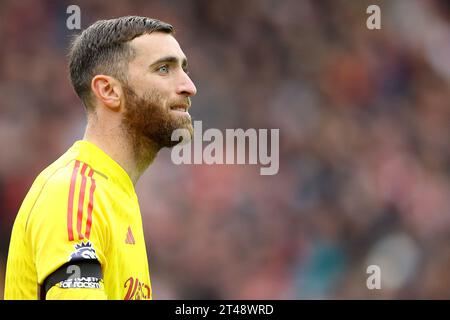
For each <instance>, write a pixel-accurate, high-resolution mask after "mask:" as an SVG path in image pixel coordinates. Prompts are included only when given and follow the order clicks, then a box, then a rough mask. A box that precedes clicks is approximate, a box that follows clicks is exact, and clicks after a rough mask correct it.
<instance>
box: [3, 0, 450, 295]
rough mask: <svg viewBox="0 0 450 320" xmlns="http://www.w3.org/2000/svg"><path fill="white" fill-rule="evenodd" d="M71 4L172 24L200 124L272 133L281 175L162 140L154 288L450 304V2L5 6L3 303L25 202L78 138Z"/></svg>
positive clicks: (154, 195) (154, 208)
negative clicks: (374, 273) (188, 159)
mask: <svg viewBox="0 0 450 320" xmlns="http://www.w3.org/2000/svg"><path fill="white" fill-rule="evenodd" d="M70 4H77V5H78V6H79V7H80V9H81V24H82V28H86V27H87V26H88V25H90V24H91V23H93V22H94V21H96V20H98V19H105V18H112V17H116V16H123V15H144V16H149V17H155V18H159V19H161V20H164V21H167V22H169V23H171V24H173V25H174V26H175V27H176V30H177V33H176V37H177V39H178V40H179V42H180V44H181V46H182V48H183V50H184V52H185V53H186V55H187V57H188V60H189V65H190V75H191V77H192V79H193V80H194V82H195V83H196V85H197V89H198V93H197V96H196V97H194V98H193V107H192V109H191V111H192V112H191V114H192V115H193V118H194V120H202V121H203V129H204V130H205V129H206V128H218V129H220V130H225V129H226V128H243V129H247V128H256V129H258V128H268V129H270V128H279V129H280V170H279V173H278V174H277V175H273V176H261V175H260V174H259V167H260V166H259V165H180V166H176V165H174V164H172V162H171V160H170V151H169V150H163V151H161V152H160V155H159V157H158V158H157V159H156V161H155V162H154V164H153V165H152V166H151V167H150V168H149V170H148V171H147V172H146V173H145V175H144V176H143V177H142V178H141V180H140V181H139V183H138V185H137V194H138V196H139V199H140V204H141V211H142V215H143V223H144V229H145V230H144V231H145V235H146V239H147V241H148V243H147V248H148V253H149V260H150V269H151V278H152V284H153V290H154V298H155V299H197V298H204V299H348V298H354V299H399V298H444V299H445V298H446V299H448V298H450V143H449V138H450V105H449V103H450V90H449V84H450V2H449V1H447V0H442V1H439V0H430V1H425V0H423V1H419V0H395V1H375V0H373V1H351V0H347V1H343V0H320V1H315V0H314V1H313V0H282V1H275V0H246V1H229V0H213V1H209V0H197V1H182V0H179V1H174V0H171V1H153V0H152V1H149V0H142V1H107V0H102V1H97V0H96V1H87V0H86V1H31V0H26V1H4V0H3V1H0V41H1V49H0V150H1V151H0V297H3V292H2V290H3V287H4V271H5V266H6V258H7V252H8V246H9V237H10V232H11V227H12V224H13V221H14V218H15V215H16V213H17V211H18V209H19V206H20V204H21V201H22V200H23V198H24V196H25V194H26V192H27V191H28V189H29V187H30V185H31V183H32V182H33V180H34V178H35V177H36V175H37V174H38V173H39V172H40V171H41V170H42V169H44V168H45V167H46V166H47V165H48V164H50V163H51V162H53V161H54V160H55V159H56V158H57V157H58V156H59V155H60V154H62V153H64V152H65V151H66V150H67V149H68V148H69V147H70V146H71V145H72V144H73V142H74V141H75V140H77V139H80V138H81V137H82V135H83V132H84V126H85V115H84V110H83V107H82V105H81V103H80V101H79V100H78V98H77V97H76V95H75V94H74V92H73V90H72V88H71V86H70V82H69V80H68V69H67V58H66V54H67V48H68V44H69V41H70V36H71V35H73V34H75V33H76V32H78V31H76V30H75V31H74V30H68V29H67V27H66V19H67V18H68V16H69V15H68V14H67V13H66V9H67V7H68V6H69V5H70ZM370 4H377V5H379V6H380V8H381V29H380V30H368V29H367V27H366V19H367V18H368V17H369V15H368V14H367V13H366V8H367V7H368V5H370ZM370 265H377V266H379V267H380V270H381V289H380V290H369V289H368V288H367V286H366V281H367V278H368V277H369V276H370V274H368V273H367V268H368V266H370Z"/></svg>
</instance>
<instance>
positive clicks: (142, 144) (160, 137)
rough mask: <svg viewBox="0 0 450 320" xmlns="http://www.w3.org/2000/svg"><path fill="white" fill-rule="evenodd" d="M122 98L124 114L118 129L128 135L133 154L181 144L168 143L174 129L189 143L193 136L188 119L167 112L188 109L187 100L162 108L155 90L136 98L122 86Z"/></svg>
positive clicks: (125, 86)
mask: <svg viewBox="0 0 450 320" xmlns="http://www.w3.org/2000/svg"><path fill="white" fill-rule="evenodd" d="M123 89H124V98H125V105H126V110H125V112H124V116H123V119H122V125H123V126H124V129H125V130H126V132H127V133H128V134H129V136H130V138H131V140H132V143H133V145H134V149H135V151H141V152H142V151H145V150H148V149H149V148H150V147H152V146H153V147H156V149H157V150H160V149H162V148H164V147H168V148H171V147H173V146H175V145H177V144H178V143H180V142H182V140H183V138H180V139H179V140H178V141H177V140H175V141H172V139H171V138H172V133H173V131H174V130H177V129H186V130H187V131H188V132H189V136H188V137H186V135H183V136H184V137H185V138H187V139H191V138H192V136H193V133H194V129H193V127H192V120H191V118H190V117H189V116H184V115H179V114H177V112H174V111H171V109H170V108H171V107H173V106H176V105H180V104H181V105H185V104H188V105H190V100H189V98H184V99H178V100H174V101H168V103H167V106H166V107H165V106H164V103H163V98H162V96H161V94H160V93H159V92H158V90H156V89H152V90H151V91H149V92H148V93H146V94H144V95H143V96H142V97H139V96H138V95H137V94H136V93H135V92H134V90H133V89H132V88H131V87H130V86H128V85H124V86H123Z"/></svg>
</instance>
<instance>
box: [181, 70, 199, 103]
mask: <svg viewBox="0 0 450 320" xmlns="http://www.w3.org/2000/svg"><path fill="white" fill-rule="evenodd" d="M196 93H197V88H196V87H195V84H194V83H193V82H192V80H191V78H189V76H188V75H187V73H185V72H182V76H181V81H180V84H179V85H178V87H177V94H180V95H184V96H186V97H192V96H195V95H196Z"/></svg>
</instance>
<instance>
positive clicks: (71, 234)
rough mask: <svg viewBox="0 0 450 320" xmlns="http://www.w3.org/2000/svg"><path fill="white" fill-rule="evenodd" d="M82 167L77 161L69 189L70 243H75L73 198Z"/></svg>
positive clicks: (68, 222) (68, 223)
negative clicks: (79, 170)
mask: <svg viewBox="0 0 450 320" xmlns="http://www.w3.org/2000/svg"><path fill="white" fill-rule="evenodd" d="M79 167H80V161H78V160H75V166H74V168H73V171H72V178H71V180H70V189H69V200H68V205H67V233H68V237H69V241H73V222H72V216H73V196H74V193H75V185H76V182H77V174H78V169H79Z"/></svg>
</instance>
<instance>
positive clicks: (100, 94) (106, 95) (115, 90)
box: [91, 74, 122, 111]
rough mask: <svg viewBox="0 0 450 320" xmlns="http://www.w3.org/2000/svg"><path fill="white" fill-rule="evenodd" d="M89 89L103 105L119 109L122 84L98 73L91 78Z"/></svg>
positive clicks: (115, 109)
mask: <svg viewBox="0 0 450 320" xmlns="http://www.w3.org/2000/svg"><path fill="white" fill-rule="evenodd" d="M91 90H92V92H93V93H94V94H95V96H96V97H97V99H98V100H100V101H101V102H102V103H103V105H105V106H106V107H108V108H110V109H111V110H113V111H119V109H120V105H121V97H122V86H121V85H120V83H119V81H117V80H116V79H115V78H113V77H110V76H105V75H102V74H98V75H96V76H94V77H93V78H92V81H91Z"/></svg>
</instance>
